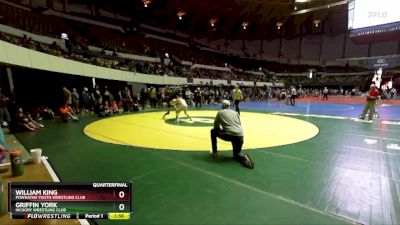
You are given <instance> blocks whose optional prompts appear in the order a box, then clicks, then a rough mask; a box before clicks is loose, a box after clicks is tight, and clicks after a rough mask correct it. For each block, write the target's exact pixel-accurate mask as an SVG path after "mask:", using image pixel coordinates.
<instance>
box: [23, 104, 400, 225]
mask: <svg viewBox="0 0 400 225" xmlns="http://www.w3.org/2000/svg"><path fill="white" fill-rule="evenodd" d="M216 109H217V108H216V107H210V108H207V109H204V110H197V111H195V110H191V111H189V114H190V115H192V116H193V117H194V121H188V120H185V119H183V120H182V121H181V122H180V123H179V124H177V123H175V122H174V120H173V117H174V113H171V115H170V116H169V117H168V119H167V120H166V121H164V120H162V119H161V117H162V114H163V113H162V112H160V111H147V112H142V113H136V114H125V115H122V116H118V117H116V116H114V117H111V118H106V119H99V118H97V117H91V116H87V117H82V118H81V120H80V121H79V122H77V123H73V122H71V123H62V122H60V121H47V122H46V123H45V125H46V128H45V129H43V130H42V131H40V132H33V133H32V132H31V133H29V132H26V133H20V134H18V135H17V137H18V138H19V140H20V141H21V142H22V143H23V144H24V145H25V146H26V148H35V147H41V148H42V149H43V151H44V152H43V154H44V155H46V156H48V157H49V161H50V162H51V163H52V165H53V166H54V169H55V171H56V172H57V174H58V176H59V177H60V179H61V180H62V181H133V182H134V195H133V208H134V213H133V219H132V220H130V221H125V222H117V223H116V222H112V221H97V222H98V224H101V225H103V224H118V225H119V224H353V223H360V224H399V223H400V202H399V200H400V198H399V197H400V195H399V193H400V186H399V185H400V169H399V168H400V167H399V166H400V106H399V105H392V104H380V105H378V107H377V109H378V112H379V115H380V118H379V119H375V120H374V121H373V122H366V121H363V120H362V121H360V120H358V119H356V117H358V115H359V114H360V113H361V110H362V104H350V103H346V102H343V103H316V102H299V103H298V104H297V105H296V106H294V107H292V106H287V105H285V104H282V103H277V102H270V103H261V102H248V103H244V104H242V110H243V113H242V122H243V126H244V129H245V130H244V132H245V144H244V148H245V150H244V151H246V152H247V153H249V154H250V155H251V156H252V158H253V160H254V161H255V163H256V164H255V169H254V170H251V169H246V168H244V167H242V166H241V165H239V164H238V163H236V162H234V161H232V160H230V156H231V154H232V152H231V151H222V152H221V155H222V156H221V157H220V158H218V159H214V158H211V157H210V156H209V154H208V151H210V147H211V144H210V140H209V130H210V128H211V126H212V120H213V117H214V116H215V114H216V111H215V110H216ZM220 143H221V144H220V149H221V150H229V147H230V146H229V145H228V144H226V143H222V142H220Z"/></svg>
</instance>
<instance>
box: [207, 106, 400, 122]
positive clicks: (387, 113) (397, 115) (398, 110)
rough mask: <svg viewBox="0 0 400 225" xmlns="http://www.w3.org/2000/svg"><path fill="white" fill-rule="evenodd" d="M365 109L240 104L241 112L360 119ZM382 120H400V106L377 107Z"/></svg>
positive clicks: (355, 107)
mask: <svg viewBox="0 0 400 225" xmlns="http://www.w3.org/2000/svg"><path fill="white" fill-rule="evenodd" d="M206 108H219V107H217V106H207V107H206ZM363 108H364V104H343V103H318V102H308V103H304V102H299V103H296V106H290V105H286V104H285V103H284V102H243V103H241V104H240V109H241V110H251V111H261V112H284V113H301V114H316V115H331V116H345V117H358V116H359V115H360V114H361V113H362V110H363ZM376 111H377V112H378V114H379V116H380V118H381V119H385V120H400V106H399V105H385V104H378V105H377V107H376Z"/></svg>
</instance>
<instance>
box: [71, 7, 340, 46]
mask: <svg viewBox="0 0 400 225" xmlns="http://www.w3.org/2000/svg"><path fill="white" fill-rule="evenodd" d="M69 2H70V3H78V2H79V3H86V4H88V5H93V6H97V7H99V8H107V9H109V10H112V11H114V12H119V13H121V14H123V15H127V16H129V17H131V18H133V19H134V21H135V22H136V23H143V24H148V25H153V26H156V27H159V28H167V29H170V30H176V31H181V32H183V33H186V34H189V35H191V36H194V37H198V38H204V37H207V38H216V39H219V38H221V37H222V38H230V39H246V40H247V39H261V38H264V39H274V38H277V37H279V36H280V35H283V36H284V37H285V38H288V39H290V38H295V37H297V36H299V35H300V33H302V34H321V33H325V34H327V35H336V34H338V33H343V32H345V31H346V29H347V4H346V1H343V0H118V1H109V0H69ZM278 26H280V29H278Z"/></svg>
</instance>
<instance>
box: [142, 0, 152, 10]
mask: <svg viewBox="0 0 400 225" xmlns="http://www.w3.org/2000/svg"><path fill="white" fill-rule="evenodd" d="M150 3H151V1H150V0H143V4H144V7H145V8H147V7H148V6H149V5H150Z"/></svg>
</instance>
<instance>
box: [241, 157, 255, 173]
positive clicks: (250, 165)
mask: <svg viewBox="0 0 400 225" xmlns="http://www.w3.org/2000/svg"><path fill="white" fill-rule="evenodd" d="M243 158H244V161H243V163H244V165H245V166H246V167H248V168H250V169H254V162H253V160H251V158H250V155H249V154H244V155H243Z"/></svg>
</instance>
